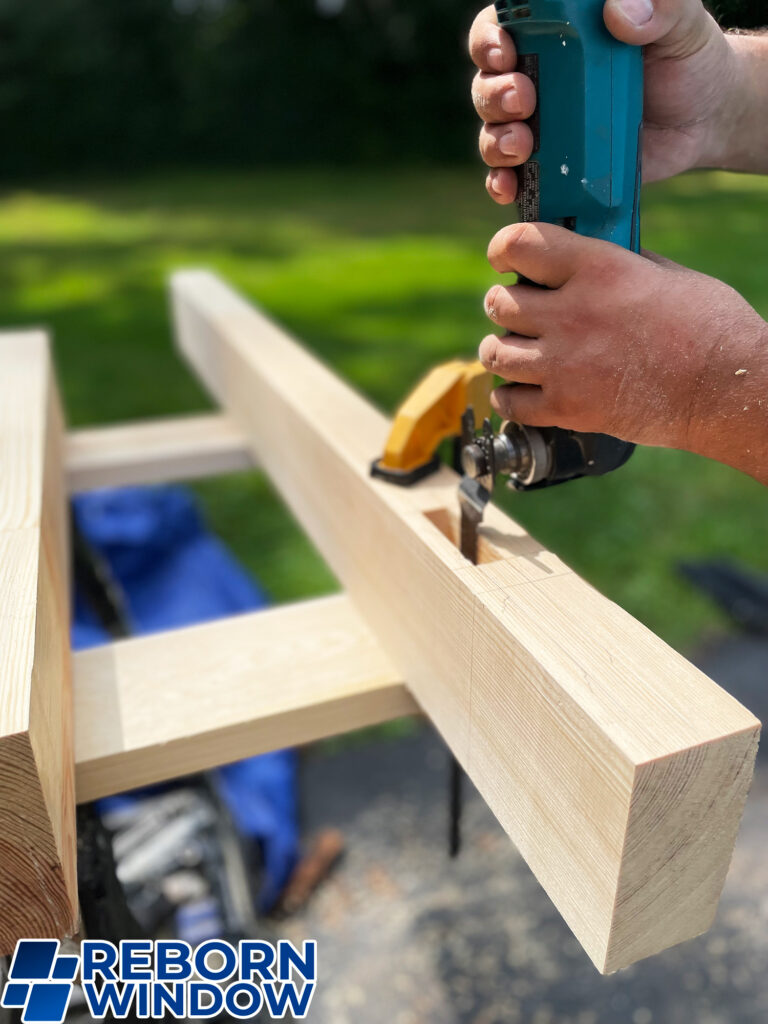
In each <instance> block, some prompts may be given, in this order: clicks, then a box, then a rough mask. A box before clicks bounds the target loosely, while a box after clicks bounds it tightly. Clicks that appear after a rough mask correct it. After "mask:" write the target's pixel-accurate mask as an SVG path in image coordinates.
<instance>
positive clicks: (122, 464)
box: [66, 413, 253, 494]
mask: <svg viewBox="0 0 768 1024" xmlns="http://www.w3.org/2000/svg"><path fill="white" fill-rule="evenodd" d="M66 463H67V483H68V486H69V490H70V493H72V494H77V493H80V492H82V491H93V490H97V489H99V488H102V487H127V486H134V485H139V484H160V483H172V482H174V481H178V480H197V479H200V478H203V477H209V476H215V475H218V474H222V473H238V472H241V471H243V470H247V469H251V468H253V460H252V458H251V455H250V453H249V451H248V446H247V442H246V440H245V438H244V437H243V435H242V433H241V432H240V431H239V430H238V429H237V428H236V427H235V425H234V423H233V422H232V421H231V420H230V419H229V417H227V416H223V415H221V413H211V414H208V415H204V416H179V417H173V418H168V419H161V420H148V421H143V422H139V423H121V424H117V425H115V426H110V427H96V428H90V429H86V430H74V431H71V432H70V433H69V434H68V436H67V447H66Z"/></svg>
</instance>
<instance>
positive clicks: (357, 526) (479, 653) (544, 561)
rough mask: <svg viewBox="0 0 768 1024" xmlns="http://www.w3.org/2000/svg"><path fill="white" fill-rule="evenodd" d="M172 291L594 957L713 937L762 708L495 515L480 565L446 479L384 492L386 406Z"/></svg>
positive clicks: (207, 358) (425, 702) (295, 506)
mask: <svg viewBox="0 0 768 1024" xmlns="http://www.w3.org/2000/svg"><path fill="white" fill-rule="evenodd" d="M172 293H173V305H174V310H175V319H176V331H177V342H178V346H179V348H180V350H181V351H182V353H183V354H184V355H185V356H186V358H187V359H188V361H189V363H190V364H191V366H192V367H193V368H194V369H195V370H196V371H197V373H198V375H199V376H200V378H201V380H202V381H203V382H204V383H205V384H206V385H207V386H208V388H209V390H210V391H211V393H212V394H213V395H214V396H215V397H216V398H217V399H218V400H219V402H220V403H221V405H222V407H223V409H225V410H226V412H227V413H228V414H229V415H230V416H231V417H232V419H233V421H234V422H235V423H236V424H237V425H238V427H239V428H240V429H241V430H242V431H243V432H244V433H245V434H246V435H247V436H248V438H249V439H250V443H251V450H252V452H253V453H254V456H255V458H257V459H258V461H259V464H260V465H261V466H262V467H264V469H265V470H266V471H267V472H268V474H269V475H270V477H271V478H272V480H273V481H274V482H275V484H276V485H277V487H278V488H279V490H280V491H281V493H282V495H283V497H284V499H285V500H286V502H287V503H288V505H289V506H290V508H291V510H292V511H293V513H294V515H295V516H296V518H297V519H298V520H299V522H300V523H302V525H303V526H304V528H305V530H306V531H307V533H308V534H309V535H310V537H311V538H312V539H313V541H314V543H315V544H316V546H317V547H318V549H319V550H320V552H321V553H322V554H323V556H324V557H325V558H326V560H327V561H328V563H329V565H330V566H331V568H332V569H333V571H334V572H335V573H336V575H337V576H338V578H339V579H340V580H341V581H342V582H343V584H344V586H345V588H346V589H347V591H348V593H349V595H350V597H351V598H352V600H353V601H354V603H355V605H356V607H357V608H358V609H359V610H360V612H361V613H362V615H363V617H364V618H365V619H366V621H367V623H368V625H369V626H370V628H371V630H372V632H373V633H374V635H375V636H376V637H377V639H378V640H379V642H380V643H381V645H382V648H383V650H384V651H385V652H386V653H387V655H388V656H389V657H391V659H392V661H393V663H394V665H395V666H396V668H397V669H398V671H399V672H400V673H401V674H402V678H404V679H406V680H407V682H408V685H409V687H410V688H411V690H412V692H413V693H414V695H415V697H416V699H417V700H418V702H419V704H420V705H421V706H422V707H423V708H424V710H425V711H426V712H427V714H428V715H429V716H430V718H432V719H433V721H434V722H435V723H436V725H437V726H438V728H439V729H440V731H441V732H442V734H443V736H444V737H445V739H446V740H447V742H448V743H449V745H450V746H451V747H452V749H453V751H454V753H455V754H456V755H457V757H458V758H459V760H460V761H461V763H462V764H463V765H464V767H465V768H466V769H467V771H468V772H469V774H470V776H471V777H472V779H473V780H474V782H475V784H476V785H477V787H478V789H479V790H480V792H481V793H482V794H483V795H484V797H485V799H486V800H487V801H488V803H489V805H490V806H491V808H492V809H493V811H494V812H495V814H496V815H497V816H498V818H499V820H500V821H501V823H502V825H503V826H504V828H505V829H506V830H507V832H508V833H509V835H510V836H511V837H512V839H513V840H514V842H515V844H516V845H517V846H518V848H519V850H520V851H521V853H522V854H523V856H524V857H525V858H526V860H527V861H528V863H529V864H530V866H531V867H532V869H533V870H534V872H535V873H536V875H537V877H538V878H539V880H540V882H541V883H542V885H543V886H544V888H545V889H546V890H547V892H548V893H549V894H550V896H551V897H552V899H553V901H554V902H555V904H556V905H557V907H558V908H559V910H560V912H561V913H562V915H563V917H564V918H565V920H566V921H567V922H568V924H569V925H570V927H571V928H572V929H573V931H574V933H575V934H576V936H577V937H578V938H579V940H580V941H581V943H582V945H583V946H584V948H585V949H586V951H587V953H588V954H589V955H590V957H591V958H592V959H593V961H594V963H595V964H596V966H597V967H598V968H599V969H600V970H601V971H604V972H609V971H613V970H616V969H618V968H620V967H623V966H626V965H628V964H630V963H632V962H634V961H635V960H638V959H640V958H642V957H645V956H649V955H651V954H653V953H656V952H658V951H659V950H661V949H664V948H665V947H667V946H669V945H670V944H672V943H675V942H678V941H681V940H683V939H686V938H689V937H692V936H694V935H696V934H698V933H700V932H701V931H703V930H705V929H706V928H707V927H708V926H709V924H710V922H711V920H712V918H713V915H714V913H715V909H716V906H717V900H718V897H719V893H720V890H721V887H722V883H723V880H724V877H725V873H726V870H727V867H728V864H729V861H730V857H731V853H732V849H733V844H734V840H735V836H736V832H737V829H738V823H739V820H740V817H741V812H742V808H743V804H744V800H745V798H746V794H747V790H748V788H749V784H750V780H751V777H752V770H753V764H754V757H755V752H756V746H757V740H758V734H759V723H758V722H757V720H756V719H755V718H754V716H752V715H751V714H750V713H749V712H748V711H746V710H745V709H744V708H743V707H742V706H741V705H740V704H738V702H737V701H735V700H733V699H732V698H731V697H730V696H728V695H727V694H726V693H725V692H724V691H723V690H721V689H720V688H719V687H718V686H716V685H715V684H714V683H713V682H712V681H711V680H709V679H708V678H706V677H705V676H704V675H703V674H702V673H700V672H699V671H697V670H696V669H695V668H693V666H691V665H690V664H689V663H688V662H687V661H686V660H685V659H684V658H682V657H681V656H680V655H678V654H676V653H675V652H674V651H672V650H671V649H670V648H669V647H667V646H666V645H665V644H664V643H663V642H662V641H661V640H659V639H658V638H657V637H655V636H654V635H653V634H652V633H650V632H649V631H648V630H647V629H645V628H644V627H643V626H642V625H641V624H640V623H638V622H636V621H635V620H633V619H632V618H631V617H630V616H629V615H628V614H626V613H625V612H624V611H622V610H621V609H620V608H618V607H617V606H616V605H614V604H612V603H611V602H610V601H608V600H607V599H605V598H604V597H602V596H601V595H600V594H598V593H597V592H596V591H595V590H593V589H592V588H591V587H590V586H589V585H588V584H586V583H585V582H584V581H583V580H581V579H579V578H578V577H577V576H575V575H574V573H573V572H571V570H569V569H568V567H567V566H565V565H564V564H563V563H562V562H560V560H559V559H558V558H557V557H556V556H554V555H552V554H551V553H550V552H547V551H546V550H544V549H543V548H542V547H541V546H540V545H539V544H537V543H536V541H535V540H533V539H532V538H531V537H530V536H528V535H527V534H526V533H525V531H523V530H522V529H521V528H520V527H519V526H518V525H517V524H516V523H514V522H513V521H512V520H510V519H509V518H508V517H506V516H504V515H503V514H502V513H501V512H499V511H498V510H497V509H491V510H490V511H489V514H488V517H487V522H486V525H485V527H484V529H483V540H482V544H481V562H482V564H480V565H479V566H471V565H470V564H469V563H467V562H466V561H465V560H464V559H463V558H462V557H461V555H460V554H459V552H458V551H457V549H456V546H455V543H454V540H453V539H452V538H453V537H454V535H455V529H456V520H457V515H458V508H457V500H456V487H457V477H456V475H455V474H454V473H452V472H451V471H450V470H448V469H443V470H442V471H441V472H440V473H439V474H438V475H437V476H435V477H432V478H431V479H429V480H427V481H425V482H423V483H422V484H419V485H418V486H416V487H415V488H412V489H409V490H403V489H400V488H397V487H393V486H390V485H387V484H386V483H384V482H382V481H377V480H372V479H371V478H370V477H369V472H368V468H369V465H370V462H371V460H372V459H373V458H374V457H375V456H376V455H378V454H379V453H380V452H381V451H382V448H383V445H384V442H385V440H386V437H387V435H388V430H389V424H388V422H387V420H386V419H385V418H384V417H383V416H382V415H381V414H380V413H379V412H377V411H376V410H375V409H373V408H372V407H371V406H370V405H369V403H368V402H366V401H365V400H364V399H363V398H362V397H361V396H360V395H358V394H356V393H355V392H354V391H353V390H351V389H350V388H349V387H348V386H347V385H346V384H344V383H343V382H342V381H340V380H339V379H338V378H337V377H336V376H334V374H332V373H331V372H330V371H329V370H328V369H326V368H325V367H324V366H322V365H321V364H320V363H319V362H318V361H317V360H316V359H314V358H313V357H312V356H311V355H310V354H309V353H308V352H306V351H305V350H304V349H303V348H301V346H299V345H298V344H297V343H296V342H295V341H293V340H292V339H290V338H288V337H287V336H286V334H285V332H283V331H282V330H280V329H279V328H278V327H276V326H275V325H274V324H273V323H272V322H270V321H269V320H268V319H267V318H266V317H265V316H263V315H262V314H261V313H259V312H258V311H256V310H255V309H254V308H253V307H252V306H251V305H250V304H249V303H247V302H246V301H244V300H243V299H242V298H241V297H239V296H238V295H237V294H235V293H234V292H233V291H231V290H230V289H229V288H228V287H227V286H226V285H225V284H223V283H222V282H221V281H219V280H218V279H216V278H215V277H213V276H212V275H210V274H207V273H205V272H195V271H192V272H186V273H182V274H178V275H176V276H175V277H174V279H173V282H172ZM521 500H525V499H524V498H522V499H521ZM510 913H514V908H510Z"/></svg>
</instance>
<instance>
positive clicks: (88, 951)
mask: <svg viewBox="0 0 768 1024" xmlns="http://www.w3.org/2000/svg"><path fill="white" fill-rule="evenodd" d="M59 946H60V943H59V942H58V940H55V939H21V940H20V941H19V943H18V945H17V946H16V952H15V953H14V956H13V961H12V962H11V967H10V970H9V972H8V981H7V983H6V986H5V989H4V990H3V992H2V996H0V1006H2V1007H5V1008H6V1009H16V1010H21V1011H22V1012H21V1020H22V1024H62V1022H63V1020H64V1018H65V1016H66V1013H67V1009H68V1007H69V1002H70V999H71V998H72V990H73V988H74V986H75V978H77V980H78V983H79V985H80V987H81V989H82V992H83V997H84V999H85V1003H86V1005H87V1007H88V1010H89V1012H90V1014H91V1017H93V1018H94V1019H96V1020H103V1019H104V1018H105V1017H108V1018H110V1019H117V1020H135V1019H137V1018H138V1019H144V1020H146V1019H148V1018H152V1019H162V1018H166V1017H174V1018H176V1019H185V1018H187V1019H191V1020H205V1019H210V1018H212V1017H218V1016H220V1015H221V1014H222V1013H226V1014H227V1015H228V1017H229V1018H230V1019H231V1020H249V1019H252V1018H253V1017H256V1016H257V1015H258V1014H259V1013H260V1012H261V1011H262V1010H263V1011H264V1012H265V1014H266V1015H268V1016H269V1017H270V1018H271V1019H272V1020H282V1019H284V1018H285V1016H286V1014H287V1013H290V1014H291V1017H292V1019H294V1020H303V1019H304V1018H305V1017H306V1016H307V1013H308V1012H309V1007H310V1004H311V1002H312V996H313V995H314V991H315V985H316V983H317V943H316V942H315V941H314V940H310V939H308V940H306V941H305V942H304V943H303V944H302V948H301V949H298V948H297V947H296V946H294V945H293V943H292V942H289V941H288V940H287V939H280V940H279V941H278V942H277V944H276V945H273V944H272V943H271V942H264V941H262V940H257V939H243V940H242V941H241V942H239V943H238V944H237V945H236V946H235V945H232V944H231V943H229V942H225V941H224V940H223V939H209V940H208V941H207V942H203V943H201V944H200V945H199V946H197V947H196V948H194V949H193V948H192V946H190V944H189V943H188V942H182V941H181V940H178V939H176V940H172V939H157V940H152V939H124V940H123V941H122V942H120V943H118V944H117V945H115V944H114V943H112V942H106V941H101V940H98V939H85V940H84V941H83V942H82V944H81V946H80V953H79V955H72V956H67V955H64V954H60V953H59Z"/></svg>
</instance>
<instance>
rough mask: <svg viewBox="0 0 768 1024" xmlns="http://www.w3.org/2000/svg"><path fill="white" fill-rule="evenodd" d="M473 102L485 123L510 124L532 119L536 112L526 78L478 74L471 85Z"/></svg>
mask: <svg viewBox="0 0 768 1024" xmlns="http://www.w3.org/2000/svg"><path fill="white" fill-rule="evenodd" d="M472 101H473V103H474V104H475V110H476V111H477V112H478V114H479V115H480V117H482V119H483V120H484V121H485V122H486V123H487V124H511V123H512V122H514V121H527V120H528V118H529V117H531V115H532V114H533V112H534V110H535V109H536V89H535V88H534V85H533V82H532V81H531V79H530V78H528V77H527V76H526V75H521V74H517V73H512V74H508V75H489V74H486V73H485V72H483V71H480V72H479V73H478V74H477V75H475V80H474V82H473V83H472Z"/></svg>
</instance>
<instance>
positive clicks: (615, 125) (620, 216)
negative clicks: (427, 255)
mask: <svg viewBox="0 0 768 1024" xmlns="http://www.w3.org/2000/svg"><path fill="white" fill-rule="evenodd" d="M603 2H604V0H527V2H518V0H497V3H496V11H497V14H498V19H499V23H500V24H501V25H502V26H503V27H504V28H505V29H506V31H507V32H509V33H510V35H511V36H512V37H513V39H514V42H515V46H516V49H517V52H518V70H519V71H521V72H523V73H524V74H526V75H528V76H529V77H530V78H531V79H533V81H534V84H535V86H536V92H537V96H538V104H537V107H536V112H535V113H534V115H533V117H532V118H531V120H530V122H529V124H530V126H531V129H532V131H533V135H534V151H533V154H532V156H531V159H530V160H529V161H528V162H527V163H526V164H524V165H523V166H522V167H521V168H519V169H518V178H519V194H518V207H519V212H520V219H521V220H522V221H546V222H548V223H550V224H559V225H562V226H563V227H566V228H569V229H571V230H573V231H576V232H578V233H579V234H582V235H588V236H590V237H591V238H601V239H604V240H605V241H608V242H614V243H616V244H617V245H621V246H624V247H625V248H627V249H632V250H633V251H635V252H638V251H639V249H640V210H639V195H640V153H641V141H642V140H641V134H642V111H643V63H642V52H641V50H640V48H639V47H632V46H628V45H627V44H625V43H621V42H619V41H618V40H616V39H614V38H613V36H612V35H611V34H610V33H609V32H608V30H607V29H606V27H605V24H604V22H603ZM633 450H634V446H633V445H631V444H628V443H627V442H625V441H619V440H617V439H616V438H612V437H606V436H605V435H602V434H579V433H577V432H574V431H570V430H561V429H559V428H556V427H549V428H543V429H539V428H533V427H527V426H525V425H524V424H518V423H505V424H503V425H502V428H501V430H500V432H499V433H498V434H496V433H494V431H493V430H492V429H491V428H490V424H489V423H488V422H487V421H486V423H485V424H484V426H483V430H482V432H481V433H480V434H478V433H477V432H476V425H475V422H474V415H473V413H472V410H467V414H466V415H465V418H464V423H463V435H462V468H463V470H464V474H465V476H464V480H463V481H462V485H461V491H460V499H461V507H462V548H463V549H464V553H465V554H466V555H467V557H468V558H470V559H472V560H476V554H477V529H478V527H479V524H480V522H481V521H482V517H483V514H484V509H485V506H486V504H487V503H488V501H490V498H491V492H492V490H493V486H494V483H495V480H496V477H497V476H498V475H505V476H506V477H507V478H508V482H509V486H511V487H512V488H514V489H515V490H519V491H528V490H533V489H536V488H541V487H548V486H551V485H552V484H558V483H564V482H565V481H567V480H574V479H576V478H578V477H583V476H602V475H603V474H605V473H609V472H611V471H612V470H614V469H618V468H619V467H620V466H623V465H624V463H625V462H626V461H627V459H629V457H630V455H631V454H632V452H633Z"/></svg>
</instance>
